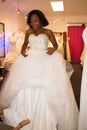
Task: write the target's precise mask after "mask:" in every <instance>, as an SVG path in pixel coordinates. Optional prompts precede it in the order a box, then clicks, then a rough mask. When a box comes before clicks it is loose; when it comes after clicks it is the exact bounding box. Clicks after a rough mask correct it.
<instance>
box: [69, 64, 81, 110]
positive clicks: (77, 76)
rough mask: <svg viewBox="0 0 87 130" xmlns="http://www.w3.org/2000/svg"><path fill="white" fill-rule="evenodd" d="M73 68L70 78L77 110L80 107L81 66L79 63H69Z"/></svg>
mask: <svg viewBox="0 0 87 130" xmlns="http://www.w3.org/2000/svg"><path fill="white" fill-rule="evenodd" d="M71 64H72V66H73V68H74V72H73V74H72V76H71V84H72V87H73V91H74V94H75V98H76V102H77V105H78V108H79V106H80V90H81V79H82V69H83V67H82V65H81V64H80V63H71Z"/></svg>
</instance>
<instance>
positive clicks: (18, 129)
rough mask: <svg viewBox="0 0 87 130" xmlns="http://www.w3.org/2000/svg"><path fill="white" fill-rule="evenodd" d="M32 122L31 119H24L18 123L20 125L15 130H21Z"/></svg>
mask: <svg viewBox="0 0 87 130" xmlns="http://www.w3.org/2000/svg"><path fill="white" fill-rule="evenodd" d="M29 123H30V120H29V119H27V120H23V121H22V122H20V123H19V124H18V126H16V127H15V128H14V129H13V130H20V129H21V128H22V127H24V126H25V125H28V124H29Z"/></svg>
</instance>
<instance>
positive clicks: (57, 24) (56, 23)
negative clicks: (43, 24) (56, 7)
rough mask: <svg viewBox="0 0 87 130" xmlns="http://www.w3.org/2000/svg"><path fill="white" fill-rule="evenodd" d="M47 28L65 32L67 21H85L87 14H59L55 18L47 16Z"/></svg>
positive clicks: (86, 21) (86, 20)
mask: <svg viewBox="0 0 87 130" xmlns="http://www.w3.org/2000/svg"><path fill="white" fill-rule="evenodd" d="M48 20H49V26H48V28H50V29H52V30H53V31H54V32H65V31H67V26H66V25H67V23H86V24H87V15H80V16H77V15H72V16H59V17H58V18H57V19H56V18H55V17H54V18H52V17H49V18H48Z"/></svg>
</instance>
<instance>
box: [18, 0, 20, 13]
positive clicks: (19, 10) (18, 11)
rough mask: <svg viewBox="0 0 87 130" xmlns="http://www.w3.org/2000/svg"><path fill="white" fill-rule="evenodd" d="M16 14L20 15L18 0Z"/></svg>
mask: <svg viewBox="0 0 87 130" xmlns="http://www.w3.org/2000/svg"><path fill="white" fill-rule="evenodd" d="M17 14H20V9H19V0H18V9H17Z"/></svg>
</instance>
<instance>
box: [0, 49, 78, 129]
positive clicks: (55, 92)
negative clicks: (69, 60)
mask: <svg viewBox="0 0 87 130" xmlns="http://www.w3.org/2000/svg"><path fill="white" fill-rule="evenodd" d="M27 54H28V56H27V57H26V58H25V57H23V56H22V55H20V56H19V57H18V58H17V60H16V61H15V63H14V64H13V65H12V67H11V69H10V72H9V74H8V77H7V79H6V80H5V82H4V83H3V85H2V89H1V91H0V105H1V106H3V107H4V108H5V110H4V116H3V120H4V122H5V123H6V124H9V125H12V126H16V125H17V124H18V123H19V122H20V121H22V120H24V119H27V118H29V119H30V120H31V123H30V124H29V125H27V126H25V127H24V128H22V130H77V126H78V108H77V104H76V101H75V98H74V93H73V90H72V86H71V83H70V79H69V76H68V73H67V72H66V62H65V60H64V59H63V57H62V55H61V54H59V53H58V52H54V53H53V54H52V55H48V54H47V53H46V50H35V49H29V51H28V52H27Z"/></svg>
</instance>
